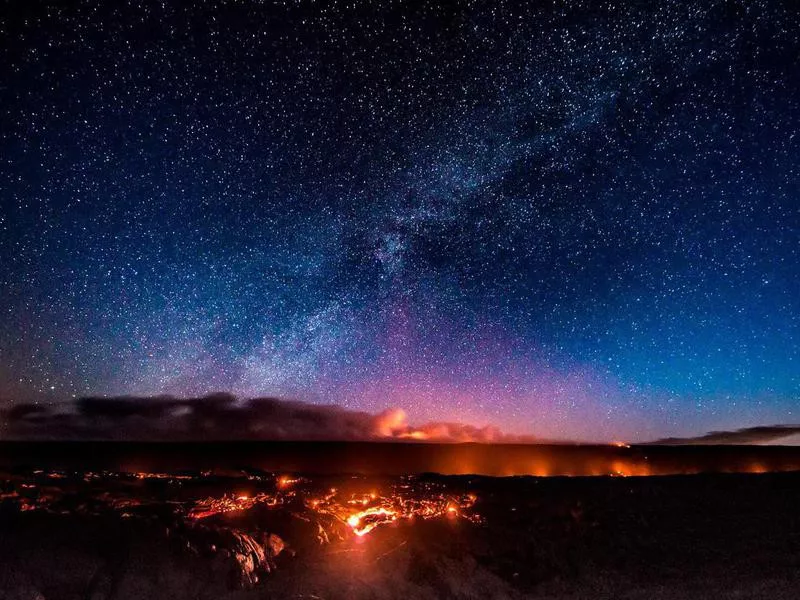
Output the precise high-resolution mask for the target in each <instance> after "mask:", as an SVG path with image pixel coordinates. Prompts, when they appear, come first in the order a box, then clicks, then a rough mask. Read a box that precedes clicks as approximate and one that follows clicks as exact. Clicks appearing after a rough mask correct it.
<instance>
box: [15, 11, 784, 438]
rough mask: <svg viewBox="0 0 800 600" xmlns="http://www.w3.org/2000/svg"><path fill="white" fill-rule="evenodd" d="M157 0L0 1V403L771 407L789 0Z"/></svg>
mask: <svg viewBox="0 0 800 600" xmlns="http://www.w3.org/2000/svg"><path fill="white" fill-rule="evenodd" d="M180 4H181V3H178V2H165V3H160V4H158V3H144V5H141V6H140V5H138V4H136V3H122V2H108V3H105V5H104V6H102V7H97V6H95V3H69V4H67V3H64V5H63V6H60V5H56V4H50V3H45V2H42V3H30V2H25V1H18V2H10V3H7V4H6V6H5V8H4V10H3V11H2V14H0V39H1V40H2V55H0V115H2V121H0V123H1V124H2V127H1V128H0V144H1V145H0V148H2V152H1V153H0V158H1V159H2V163H0V285H1V286H2V295H0V315H2V318H0V398H2V399H4V401H5V403H13V402H22V401H26V402H27V401H35V402H40V403H60V402H65V401H69V400H71V399H73V398H75V397H80V396H83V395H90V394H91V395H104V394H107V395H119V394H136V395H151V394H162V393H166V394H172V395H176V396H179V397H182V396H197V395H202V394H205V393H209V392H213V391H226V392H231V393H234V394H237V395H239V396H242V397H252V396H260V397H263V396H274V397H279V398H292V399H300V400H303V401H308V402H313V403H320V404H338V405H340V406H342V407H344V408H348V409H354V410H363V411H369V412H379V411H382V410H384V409H387V408H390V407H402V408H404V409H405V410H406V411H407V413H408V415H409V418H410V419H411V420H412V421H414V420H417V421H426V420H437V421H438V420H448V421H453V420H459V421H464V422H467V423H472V424H475V425H484V424H493V425H496V426H499V427H502V428H503V429H504V430H507V431H511V432H516V433H524V434H533V435H540V436H542V437H546V438H554V437H556V438H558V437H560V438H570V439H576V438H577V439H596V440H607V439H615V438H623V439H648V438H649V439H652V438H653V437H657V436H668V435H692V434H697V433H698V432H701V431H705V430H707V429H725V428H728V429H735V428H739V427H746V426H751V425H758V424H768V423H791V422H797V420H798V413H799V412H800V408H798V404H800V364H799V362H798V359H799V358H800V352H799V351H798V342H799V341H800V275H798V271H800V269H799V268H798V265H799V264H800V260H799V257H798V248H800V208H799V207H800V170H799V169H800V167H798V165H800V135H798V130H799V129H800V127H798V125H800V85H798V84H800V70H799V69H798V68H797V63H798V58H799V57H800V16H799V15H798V11H797V8H796V6H795V4H794V3H793V2H791V1H788V0H787V1H786V2H780V1H777V0H776V1H767V0H764V1H755V2H697V3H694V2H661V3H649V2H641V3H639V2H634V3H630V2H620V3H573V2H569V3H566V2H564V3H561V2H550V3H541V2H529V3H519V4H516V3H510V2H469V3H446V4H445V3H441V4H440V3H438V2H432V1H431V2H423V3H419V2H385V1H381V2H371V3H370V2H359V1H355V2H351V3H326V2H310V1H303V0H300V1H297V2H286V3H275V4H273V3H267V2H221V3H217V4H203V5H202V6H194V7H190V8H186V7H182V6H181V5H180ZM187 4H194V3H187ZM654 4H657V5H658V6H657V8H654V7H653V6H651V5H654Z"/></svg>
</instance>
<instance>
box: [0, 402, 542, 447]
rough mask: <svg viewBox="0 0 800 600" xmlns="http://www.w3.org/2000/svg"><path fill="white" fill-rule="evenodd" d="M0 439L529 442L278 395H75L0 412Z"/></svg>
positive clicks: (395, 412) (399, 413) (396, 413)
mask: <svg viewBox="0 0 800 600" xmlns="http://www.w3.org/2000/svg"><path fill="white" fill-rule="evenodd" d="M0 438H2V439H34V440H36V439H38V440H130V441H133V440H143V441H150V440H152V441H157V440H167V441H189V440H353V441H356V440H430V441H437V442H500V443H503V442H533V441H535V440H534V438H532V437H530V436H512V435H507V434H504V433H503V432H501V431H500V430H499V429H497V428H496V427H491V426H488V427H475V426H472V425H468V424H464V423H449V422H432V423H427V424H424V425H421V426H412V425H410V424H409V423H408V420H407V418H406V414H405V412H404V411H403V410H402V409H397V408H395V409H389V410H386V411H383V412H381V413H379V414H371V413H367V412H362V411H354V410H347V409H344V408H342V407H339V406H330V405H328V406H321V405H314V404H308V403H305V402H300V401H294V400H282V399H277V398H253V399H249V400H240V399H237V398H236V397H235V396H232V395H229V394H213V395H208V396H203V397H200V398H174V397H169V396H156V397H119V398H81V399H78V400H76V401H74V402H72V403H69V404H66V405H63V406H59V407H57V408H45V407H43V406H40V405H34V404H17V405H14V406H12V407H11V408H8V409H6V410H3V411H0Z"/></svg>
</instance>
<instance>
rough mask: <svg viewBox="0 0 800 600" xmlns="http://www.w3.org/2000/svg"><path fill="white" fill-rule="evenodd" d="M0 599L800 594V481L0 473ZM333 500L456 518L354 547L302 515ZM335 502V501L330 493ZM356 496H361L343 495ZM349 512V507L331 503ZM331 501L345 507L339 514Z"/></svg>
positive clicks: (413, 524)
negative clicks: (446, 504)
mask: <svg viewBox="0 0 800 600" xmlns="http://www.w3.org/2000/svg"><path fill="white" fill-rule="evenodd" d="M0 480H2V482H3V483H2V484H0V486H2V487H0V491H2V496H3V499H2V500H0V599H4V600H5V599H12V598H13V599H15V600H33V599H41V598H44V599H47V600H56V599H64V600H67V599H70V600H72V599H76V600H77V599H98V600H99V599H112V598H113V599H118V600H133V599H139V598H148V599H149V598H179V599H182V598H186V599H189V598H191V599H206V598H239V599H242V600H245V599H251V598H253V599H255V598H297V599H300V598H307V599H313V598H324V599H335V598H342V599H344V598H365V599H366V598H375V599H380V598H403V599H405V598H552V599H556V598H569V599H577V598H587V599H588V598H629V599H639V598H642V599H647V600H658V599H664V600H667V599H670V600H671V599H678V598H690V599H694V598H697V599H700V598H702V599H703V600H706V599H707V598H730V599H733V598H758V599H761V598H763V599H787V600H789V599H793V600H794V599H797V598H800V473H774V474H707V475H688V476H670V477H627V478H623V477H585V478H584V477H576V478H561V477H553V478H533V477H518V478H489V477H439V476H419V477H414V478H402V479H376V478H363V477H362V478H351V477H340V478H337V477H332V476H325V477H319V478H314V477H309V478H305V479H301V480H299V481H298V482H297V483H292V484H291V485H292V489H291V491H290V492H285V491H284V495H283V496H280V499H279V501H277V502H276V503H275V504H274V505H273V504H272V503H271V502H272V500H268V501H265V502H262V503H257V504H255V505H252V506H249V507H248V508H245V509H243V510H233V511H230V512H220V513H219V514H211V515H210V516H204V517H203V518H199V519H198V518H192V517H191V516H190V515H191V514H192V512H191V511H192V507H193V506H197V505H198V502H200V503H202V502H201V500H200V499H202V498H205V497H207V496H210V497H221V496H222V495H223V494H226V493H232V492H236V493H239V492H240V491H241V490H243V489H246V490H247V493H248V494H254V493H259V492H262V493H263V494H265V496H264V497H265V498H272V496H271V495H270V494H273V493H280V490H278V487H279V486H278V483H277V482H276V479H275V478H273V477H271V476H268V475H263V476H262V475H259V476H253V475H252V474H251V476H250V477H244V476H242V477H233V476H228V477H218V476H209V475H207V476H200V475H195V476H191V477H186V478H182V479H173V478H169V477H166V478H164V477H139V478H136V477H132V476H122V475H114V474H94V475H91V476H87V475H85V474H79V473H67V474H58V475H57V476H55V477H54V476H52V474H48V473H22V472H16V473H15V472H9V473H6V474H5V475H0ZM331 488H335V489H337V490H339V491H338V492H337V493H338V494H339V495H340V496H341V497H342V498H348V497H350V495H349V494H350V493H351V491H350V490H351V489H352V490H356V491H363V490H365V489H372V490H377V491H378V494H379V495H380V496H385V497H387V498H389V497H390V496H391V495H392V494H396V493H398V492H397V490H398V489H402V490H405V491H404V492H403V493H406V494H408V495H409V497H412V498H415V497H419V498H420V499H421V500H425V501H427V500H426V499H433V500H432V501H436V502H438V501H439V499H440V498H444V499H445V501H449V500H447V499H449V498H460V497H463V495H464V494H472V495H474V497H475V498H476V500H475V502H474V505H472V506H469V507H466V508H464V509H463V510H462V509H459V511H458V513H456V511H455V510H453V515H450V514H449V513H446V514H444V515H437V516H433V517H432V518H422V517H416V518H411V519H400V520H398V521H395V522H387V523H385V524H383V525H381V526H379V527H377V528H375V529H374V530H372V531H371V532H369V533H368V534H367V535H364V536H363V537H359V536H357V535H355V534H354V532H353V530H352V528H351V527H349V526H348V525H347V523H346V519H342V518H341V515H338V516H337V515H334V514H329V513H325V512H319V511H316V510H312V509H311V508H309V506H310V504H309V501H310V499H311V498H316V497H319V496H320V495H321V494H322V493H323V490H329V489H331ZM343 490H344V491H343ZM352 497H356V496H352ZM343 502H344V500H343ZM343 506H345V507H346V506H347V505H346V504H344V505H343Z"/></svg>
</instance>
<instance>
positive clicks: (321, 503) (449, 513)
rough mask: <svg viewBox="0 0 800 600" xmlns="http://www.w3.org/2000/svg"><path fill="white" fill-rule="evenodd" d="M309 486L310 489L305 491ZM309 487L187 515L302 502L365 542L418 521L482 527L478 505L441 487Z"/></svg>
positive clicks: (290, 485)
mask: <svg viewBox="0 0 800 600" xmlns="http://www.w3.org/2000/svg"><path fill="white" fill-rule="evenodd" d="M303 484H306V485H303ZM315 492H317V490H315V489H314V487H313V485H311V483H310V482H308V481H307V480H303V479H290V478H288V477H285V476H284V477H280V478H278V479H277V480H276V482H275V491H274V492H273V493H265V492H261V493H258V494H254V495H249V494H224V495H222V496H220V497H209V498H205V499H203V500H200V501H198V502H196V503H194V505H192V506H191V507H190V508H189V509H188V515H189V517H191V518H193V519H205V518H208V517H211V516H214V515H218V514H224V513H230V512H234V511H246V510H250V509H251V508H253V507H254V506H256V505H263V506H268V507H273V506H279V505H288V504H291V503H293V502H301V503H302V505H303V506H304V507H305V508H306V509H307V510H309V511H311V512H312V513H316V514H318V515H330V516H332V517H334V518H335V519H336V520H338V521H340V522H341V523H344V524H346V525H347V526H348V527H349V528H350V530H352V532H353V533H354V534H355V535H356V536H358V537H363V536H365V535H366V534H368V533H369V532H371V531H373V530H374V529H376V528H377V527H380V526H382V525H388V524H391V523H395V522H398V521H409V522H410V521H412V520H414V519H416V518H420V519H433V518H439V517H449V518H463V519H466V520H469V521H472V522H479V521H480V517H479V516H478V515H477V514H475V513H474V512H473V510H472V509H473V506H474V504H475V502H476V500H477V498H476V496H474V495H472V494H464V495H452V494H446V493H444V492H443V491H442V490H441V489H439V488H438V487H437V486H433V485H430V484H425V483H419V482H414V484H412V483H404V484H401V485H393V486H391V489H390V491H389V493H388V494H385V495H384V494H381V493H378V492H376V491H371V492H369V493H360V492H349V493H348V492H344V491H340V490H338V489H337V488H330V489H328V490H326V491H325V492H324V493H322V494H319V493H315Z"/></svg>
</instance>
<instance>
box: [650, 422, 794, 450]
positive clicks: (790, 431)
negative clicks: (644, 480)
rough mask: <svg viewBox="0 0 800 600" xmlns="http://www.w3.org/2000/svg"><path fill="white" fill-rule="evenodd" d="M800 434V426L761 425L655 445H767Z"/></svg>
mask: <svg viewBox="0 0 800 600" xmlns="http://www.w3.org/2000/svg"><path fill="white" fill-rule="evenodd" d="M798 434H800V425H759V426H758V427H746V428H744V429H736V430H735V431H711V432H709V433H707V434H705V435H701V436H698V437H693V438H665V439H663V440H657V441H655V442H652V443H653V444H665V445H679V444H687V445H692V444H695V445H697V444H706V445H714V444H766V443H769V442H774V441H776V440H780V439H783V438H787V437H790V436H793V435H798Z"/></svg>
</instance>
